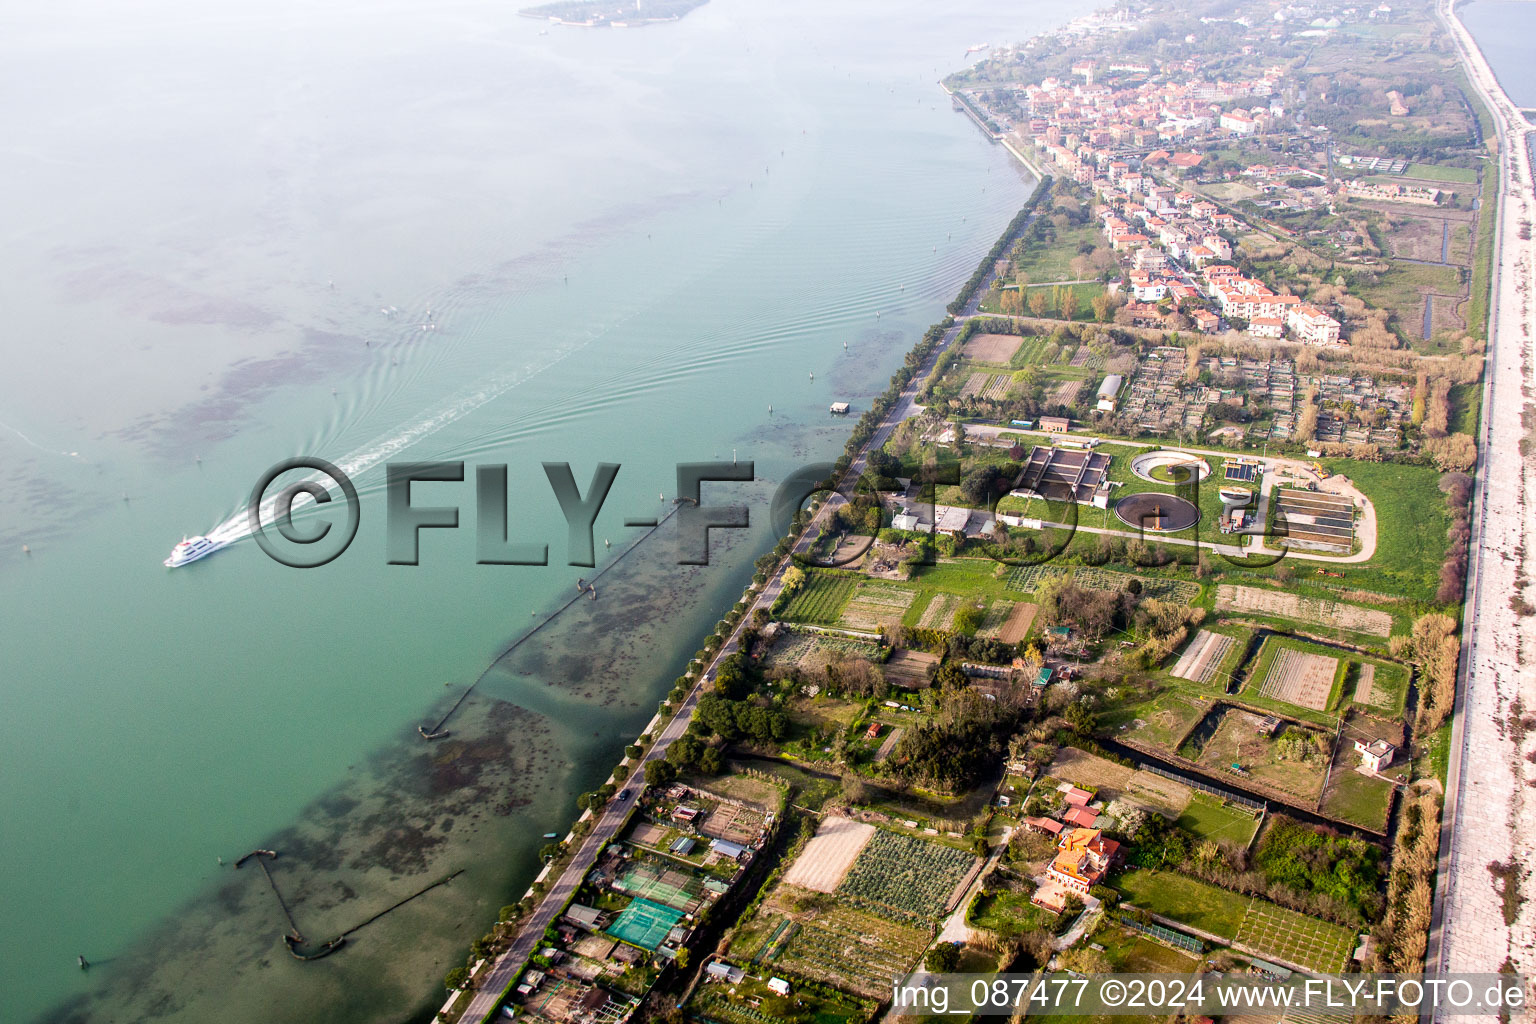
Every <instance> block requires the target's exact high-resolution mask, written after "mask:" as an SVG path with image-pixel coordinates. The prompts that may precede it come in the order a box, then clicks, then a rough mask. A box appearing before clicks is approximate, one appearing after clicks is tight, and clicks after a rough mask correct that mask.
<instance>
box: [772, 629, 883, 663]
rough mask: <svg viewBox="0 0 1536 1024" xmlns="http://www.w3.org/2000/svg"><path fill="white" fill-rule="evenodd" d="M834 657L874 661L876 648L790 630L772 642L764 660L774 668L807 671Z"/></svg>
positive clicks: (877, 654)
mask: <svg viewBox="0 0 1536 1024" xmlns="http://www.w3.org/2000/svg"><path fill="white" fill-rule="evenodd" d="M838 656H843V657H849V658H870V659H878V658H879V657H880V648H879V647H878V646H877V645H875V644H873V643H862V642H860V641H858V640H855V639H852V638H851V637H840V636H820V635H818V634H815V633H801V632H796V631H793V630H791V631H789V632H787V633H785V634H784V635H782V636H781V637H779V639H778V640H777V641H775V642H774V645H773V650H772V651H771V652H770V653H769V655H768V660H769V661H770V662H771V663H772V664H775V665H794V666H796V667H798V668H804V669H810V668H821V667H824V666H825V665H826V664H827V663H828V662H829V661H831V660H832V659H833V658H835V657H838Z"/></svg>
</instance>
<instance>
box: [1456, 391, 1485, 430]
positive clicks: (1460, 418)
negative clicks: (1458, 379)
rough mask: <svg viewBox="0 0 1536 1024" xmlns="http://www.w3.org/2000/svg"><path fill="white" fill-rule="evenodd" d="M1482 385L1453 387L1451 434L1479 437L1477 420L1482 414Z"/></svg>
mask: <svg viewBox="0 0 1536 1024" xmlns="http://www.w3.org/2000/svg"><path fill="white" fill-rule="evenodd" d="M1482 405H1483V387H1482V385H1481V384H1452V385H1451V422H1450V427H1451V433H1453V434H1470V435H1472V436H1473V437H1476V436H1477V418H1478V415H1479V413H1481V412H1482Z"/></svg>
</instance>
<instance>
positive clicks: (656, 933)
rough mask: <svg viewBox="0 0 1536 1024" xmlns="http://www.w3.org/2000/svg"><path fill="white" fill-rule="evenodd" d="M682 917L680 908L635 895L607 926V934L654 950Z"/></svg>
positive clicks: (632, 944) (633, 944) (642, 947)
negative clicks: (673, 907) (675, 908)
mask: <svg viewBox="0 0 1536 1024" xmlns="http://www.w3.org/2000/svg"><path fill="white" fill-rule="evenodd" d="M682 919H683V912H682V911H681V910H674V909H672V908H671V907H664V906H662V905H661V904H660V903H652V902H651V901H650V900H648V899H645V898H644V897H636V898H635V899H634V900H633V901H631V902H630V904H629V906H627V907H625V908H624V910H623V911H622V912H621V913H620V914H619V916H618V919H617V920H615V921H614V922H613V924H611V925H609V926H608V934H609V935H612V936H613V937H614V938H616V939H618V940H620V941H622V942H627V943H629V944H630V945H631V946H639V947H640V948H641V949H646V950H652V951H654V950H655V949H656V947H657V946H659V945H661V942H662V940H663V939H665V938H666V937H667V932H669V931H671V930H672V926H673V925H675V924H677V922H679V921H681V920H682Z"/></svg>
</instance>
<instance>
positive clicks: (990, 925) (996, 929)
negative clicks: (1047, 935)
mask: <svg viewBox="0 0 1536 1024" xmlns="http://www.w3.org/2000/svg"><path fill="white" fill-rule="evenodd" d="M965 921H966V923H967V924H969V925H971V926H973V927H975V928H980V929H982V930H984V931H989V932H993V933H995V934H997V935H1001V936H1004V937H1005V938H1006V937H1009V936H1013V935H1022V934H1024V933H1025V932H1029V931H1034V930H1036V929H1043V930H1046V931H1049V930H1050V928H1051V926H1052V924H1054V923H1055V918H1054V917H1053V916H1052V915H1051V914H1050V913H1049V912H1048V911H1044V910H1041V909H1040V908H1039V907H1037V906H1035V905H1034V904H1033V903H1031V902H1030V901H1029V897H1028V896H1026V895H1024V894H1023V893H1019V892H998V893H990V894H986V895H982V894H980V893H978V894H977V896H976V898H975V900H973V901H972V903H971V906H970V908H969V910H968V911H967V912H966V915H965Z"/></svg>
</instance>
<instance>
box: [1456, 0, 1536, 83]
mask: <svg viewBox="0 0 1536 1024" xmlns="http://www.w3.org/2000/svg"><path fill="white" fill-rule="evenodd" d="M1456 12H1457V14H1458V16H1460V18H1461V21H1462V24H1464V25H1466V26H1467V31H1469V32H1471V33H1472V38H1474V39H1476V40H1477V45H1478V48H1479V49H1481V50H1482V51H1483V56H1484V57H1486V58H1487V59H1488V64H1489V66H1490V67H1492V68H1493V73H1494V74H1495V75H1497V76H1498V78H1499V84H1500V85H1502V86H1503V87H1504V91H1505V92H1506V93H1508V94H1509V98H1510V99H1511V100H1513V101H1514V102H1516V103H1518V104H1520V105H1522V106H1526V107H1536V66H1532V64H1531V46H1532V43H1533V41H1536V4H1533V3H1531V2H1530V0H1476V2H1474V3H1464V4H1459V5H1457V8H1456Z"/></svg>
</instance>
